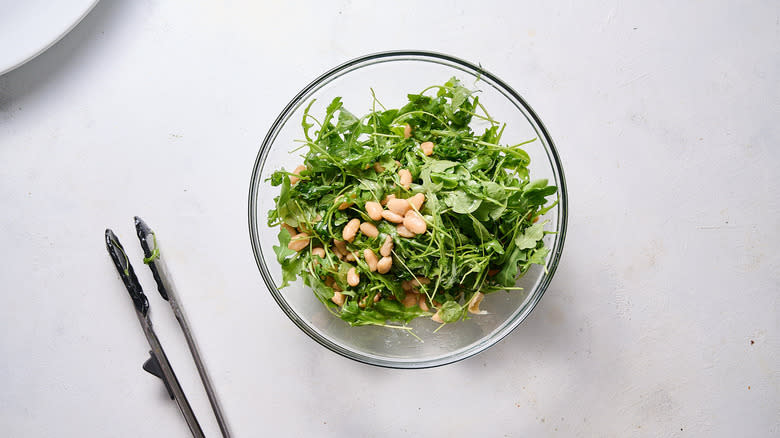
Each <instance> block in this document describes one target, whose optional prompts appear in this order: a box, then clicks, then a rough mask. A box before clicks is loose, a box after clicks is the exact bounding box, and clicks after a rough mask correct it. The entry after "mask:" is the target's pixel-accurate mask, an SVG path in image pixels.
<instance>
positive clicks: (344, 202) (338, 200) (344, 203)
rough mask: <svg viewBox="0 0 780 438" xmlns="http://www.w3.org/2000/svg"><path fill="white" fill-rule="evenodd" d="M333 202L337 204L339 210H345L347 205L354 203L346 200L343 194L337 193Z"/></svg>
mask: <svg viewBox="0 0 780 438" xmlns="http://www.w3.org/2000/svg"><path fill="white" fill-rule="evenodd" d="M335 203H336V204H339V206H338V209H339V210H346V209H348V208H349V207H351V206H352V204H354V202H350V201H348V200H347V198H346V197H345V196H344V195H339V196H338V197H336V201H335Z"/></svg>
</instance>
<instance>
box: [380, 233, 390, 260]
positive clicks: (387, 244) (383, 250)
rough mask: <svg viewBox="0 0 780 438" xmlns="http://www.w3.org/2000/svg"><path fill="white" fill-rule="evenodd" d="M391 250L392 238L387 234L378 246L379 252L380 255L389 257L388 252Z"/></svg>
mask: <svg viewBox="0 0 780 438" xmlns="http://www.w3.org/2000/svg"><path fill="white" fill-rule="evenodd" d="M392 251H393V238H392V237H390V236H389V235H387V236H385V243H383V244H382V247H381V248H379V254H382V257H390V253H391V252H392Z"/></svg>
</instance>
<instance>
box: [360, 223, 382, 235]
mask: <svg viewBox="0 0 780 438" xmlns="http://www.w3.org/2000/svg"><path fill="white" fill-rule="evenodd" d="M360 232H361V233H363V234H365V235H366V236H368V237H370V238H372V239H373V238H375V237H376V236H378V235H379V230H377V229H376V226H375V225H374V224H370V223H368V222H363V223H362V224H360Z"/></svg>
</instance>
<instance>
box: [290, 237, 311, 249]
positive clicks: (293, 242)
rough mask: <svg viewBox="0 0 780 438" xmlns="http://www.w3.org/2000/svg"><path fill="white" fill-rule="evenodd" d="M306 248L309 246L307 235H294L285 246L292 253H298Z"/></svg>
mask: <svg viewBox="0 0 780 438" xmlns="http://www.w3.org/2000/svg"><path fill="white" fill-rule="evenodd" d="M307 246H309V235H308V234H306V233H298V234H296V235H295V236H293V237H292V239H290V243H288V244H287V248H290V249H291V250H293V251H300V250H302V249H303V248H306V247H307Z"/></svg>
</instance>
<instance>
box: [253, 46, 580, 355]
mask: <svg viewBox="0 0 780 438" xmlns="http://www.w3.org/2000/svg"><path fill="white" fill-rule="evenodd" d="M403 60H415V61H427V62H434V63H437V64H441V65H446V66H448V67H454V68H460V69H465V70H470V71H471V72H475V73H477V74H479V75H480V76H481V77H485V78H487V79H489V80H490V81H491V82H492V83H493V85H494V88H497V89H498V91H499V92H501V93H502V94H504V96H505V97H507V98H509V99H510V100H512V99H514V100H515V101H516V102H517V103H519V104H520V106H522V108H523V110H524V111H525V112H526V114H525V115H526V117H527V118H530V119H531V122H532V124H535V125H536V128H538V132H539V135H540V136H541V137H544V141H545V142H546V144H547V146H548V148H547V149H548V150H547V151H546V152H547V155H548V157H549V158H551V160H550V161H551V164H552V165H553V167H554V173H555V175H554V176H555V179H556V184H557V186H558V206H557V208H558V218H557V219H558V224H557V225H558V235H557V238H556V239H555V245H554V247H553V248H551V252H550V257H551V260H550V262H549V263H548V265H547V272H546V273H545V274H544V275H543V277H542V279H541V281H540V283H539V285H538V287H537V288H535V290H534V291H533V295H531V296H530V297H529V298H530V300H529V302H528V303H527V304H526V305H525V306H524V307H523V309H522V312H520V313H518V314H516V315H515V317H513V318H510V319H508V320H507V321H506V322H504V324H503V326H499V327H498V328H496V329H495V330H494V331H493V333H492V335H490V336H487V337H485V338H483V339H481V340H480V341H477V342H475V343H474V344H472V345H471V346H468V347H464V348H462V349H460V350H457V351H456V352H455V353H453V354H448V355H445V356H436V357H434V358H431V359H423V360H416V361H415V360H406V359H405V360H398V361H396V360H391V359H385V358H382V357H380V356H372V355H368V354H366V353H360V352H355V351H353V350H350V349H347V348H345V347H343V346H341V345H339V344H337V343H335V342H333V341H331V340H330V339H327V338H326V337H324V336H322V335H320V334H319V333H318V332H317V331H316V330H315V329H314V328H312V327H311V326H310V325H309V324H307V323H306V322H305V321H304V320H303V319H302V318H301V317H299V316H298V315H297V313H296V312H295V311H294V310H293V309H292V308H291V307H290V306H289V304H287V302H286V301H285V300H284V298H283V297H282V296H281V295H280V293H279V291H278V290H277V288H276V284H275V283H274V281H273V278H272V277H271V273H270V272H269V270H268V267H267V266H266V264H265V261H264V259H263V252H262V248H261V246H260V244H259V242H260V230H259V227H258V223H257V204H256V202H257V199H258V196H257V195H258V190H259V189H260V186H261V182H262V181H261V180H260V176H261V173H262V170H263V168H264V163H265V158H266V156H267V154H268V151H269V150H270V148H271V145H272V144H273V142H274V140H275V138H276V135H277V134H278V131H279V130H280V128H281V127H282V126H283V125H284V123H286V119H287V118H288V117H289V114H288V113H290V112H293V111H295V110H296V109H297V107H298V106H300V105H301V103H302V98H303V97H304V96H306V95H308V94H309V93H310V92H311V91H313V90H316V89H317V88H319V87H321V86H322V85H324V84H325V83H327V82H329V81H330V80H332V79H335V78H337V77H338V76H341V74H344V73H347V72H349V71H350V70H352V69H353V67H356V66H359V65H361V64H364V63H365V64H366V66H368V65H373V64H376V63H380V62H390V61H403ZM453 64H455V65H453ZM567 222H568V192H567V189H566V179H565V176H564V173H563V166H562V165H561V159H560V156H559V154H558V150H557V149H556V147H555V144H554V142H553V140H552V137H551V136H550V134H549V132H548V130H547V128H546V127H545V125H544V123H543V122H542V120H541V119H540V118H539V116H538V115H537V114H536V112H535V111H534V110H533V108H531V106H530V105H529V104H528V102H526V101H525V99H524V98H523V97H522V96H521V95H520V94H519V93H517V92H516V91H515V90H514V89H513V88H512V87H510V86H509V85H508V84H507V83H505V82H504V81H503V80H501V79H499V78H498V77H497V76H496V75H494V74H492V73H490V72H489V71H487V70H485V69H484V68H483V67H482V66H481V65H475V64H472V63H470V62H468V61H465V60H462V59H460V58H457V57H454V56H451V55H447V54H443V53H438V52H432V51H426V50H391V51H383V52H376V53H370V54H366V55H362V56H359V57H356V58H353V59H351V60H349V61H347V62H344V63H342V64H340V65H338V66H336V67H333V68H331V69H330V70H328V71H326V72H325V73H323V74H321V75H320V76H318V77H317V78H316V79H314V80H313V81H311V82H310V83H309V84H308V85H306V86H305V87H304V88H303V89H302V90H301V91H299V92H298V93H297V94H296V95H295V96H294V97H293V98H292V99H291V100H290V102H289V103H288V104H287V105H286V106H285V107H284V108H283V109H282V111H281V112H280V113H279V115H278V116H277V117H276V119H275V120H274V122H273V123H272V124H271V126H270V128H269V129H268V132H267V134H266V135H265V137H264V138H263V141H262V143H261V145H260V149H259V150H258V153H257V158H256V159H255V162H254V167H253V170H252V177H251V180H250V187H249V237H250V244H251V245H252V252H253V254H254V257H255V262H256V263H257V267H258V269H259V270H260V275H261V277H262V278H263V281H264V283H265V286H266V287H267V288H268V291H269V292H270V294H271V296H272V297H273V298H274V300H275V301H276V303H277V304H278V305H279V307H280V308H281V309H282V311H283V312H284V313H285V314H286V315H287V317H288V318H290V320H291V321H292V322H293V323H294V324H295V325H296V326H298V328H299V329H301V330H302V331H303V332H304V333H306V334H307V335H308V336H309V337H310V338H312V339H313V340H315V341H316V342H317V343H318V344H320V345H322V346H324V347H326V348H327V349H329V350H331V351H333V352H334V353H337V354H339V355H341V356H344V357H346V358H349V359H352V360H355V361H357V362H361V363H365V364H368V365H374V366H378V367H383V368H396V369H424V368H433V367H438V366H443V365H448V364H451V363H455V362H458V361H461V360H464V359H466V358H469V357H472V356H474V355H477V354H479V353H481V352H482V351H485V350H486V349H488V348H489V347H491V346H493V345H495V344H497V343H498V342H500V341H501V340H502V339H504V338H505V337H506V336H508V335H509V334H510V333H512V332H513V331H514V330H515V329H516V328H517V327H518V326H519V325H520V323H522V322H523V321H524V320H525V319H526V318H527V317H528V315H529V314H530V313H531V311H532V310H533V309H534V308H535V307H536V305H537V304H538V303H539V301H541V298H542V296H543V295H544V293H545V292H546V291H547V287H548V286H549V284H550V282H551V281H552V278H553V276H554V274H555V271H556V270H557V268H558V263H559V262H560V259H561V255H562V252H563V245H564V241H565V239H566V228H567Z"/></svg>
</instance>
